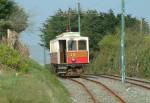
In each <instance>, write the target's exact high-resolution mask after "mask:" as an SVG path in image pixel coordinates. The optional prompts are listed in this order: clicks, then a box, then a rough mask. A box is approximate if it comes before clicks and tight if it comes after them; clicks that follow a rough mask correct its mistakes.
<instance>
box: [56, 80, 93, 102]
mask: <svg viewBox="0 0 150 103" xmlns="http://www.w3.org/2000/svg"><path fill="white" fill-rule="evenodd" d="M59 80H60V81H61V82H62V84H63V85H64V86H65V87H66V88H67V90H68V91H69V93H70V96H71V99H72V103H92V101H91V99H90V97H89V96H88V95H87V93H86V91H85V90H84V88H82V87H81V86H80V85H78V84H77V83H75V82H73V81H70V80H69V79H59Z"/></svg>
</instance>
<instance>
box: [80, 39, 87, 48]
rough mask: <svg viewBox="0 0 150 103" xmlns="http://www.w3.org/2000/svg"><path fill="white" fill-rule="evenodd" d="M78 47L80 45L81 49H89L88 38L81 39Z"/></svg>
mask: <svg viewBox="0 0 150 103" xmlns="http://www.w3.org/2000/svg"><path fill="white" fill-rule="evenodd" d="M78 47H79V50H87V46H86V40H79V41H78Z"/></svg>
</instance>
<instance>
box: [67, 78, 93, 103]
mask: <svg viewBox="0 0 150 103" xmlns="http://www.w3.org/2000/svg"><path fill="white" fill-rule="evenodd" d="M69 80H71V81H73V82H76V83H77V84H79V85H81V86H82V87H83V88H84V89H85V91H86V92H87V94H88V95H89V96H90V97H91V100H92V101H93V103H96V99H95V98H94V96H93V95H92V93H91V92H90V91H89V90H88V89H87V87H86V86H85V85H84V84H83V83H81V82H79V81H77V80H74V79H69Z"/></svg>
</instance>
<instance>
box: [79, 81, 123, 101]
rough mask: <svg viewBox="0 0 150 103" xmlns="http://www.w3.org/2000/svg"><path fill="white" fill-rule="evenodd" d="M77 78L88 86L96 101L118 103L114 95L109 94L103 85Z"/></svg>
mask: <svg viewBox="0 0 150 103" xmlns="http://www.w3.org/2000/svg"><path fill="white" fill-rule="evenodd" d="M77 80H78V81H80V82H82V83H84V84H85V85H86V86H87V87H88V89H89V90H90V91H91V92H92V94H93V95H94V96H95V98H96V101H97V103H120V102H119V101H118V100H116V98H115V97H114V96H112V95H111V94H109V93H108V92H107V91H106V90H105V89H104V88H103V87H101V86H99V85H98V84H96V83H93V82H90V81H87V80H84V79H81V78H79V79H77Z"/></svg>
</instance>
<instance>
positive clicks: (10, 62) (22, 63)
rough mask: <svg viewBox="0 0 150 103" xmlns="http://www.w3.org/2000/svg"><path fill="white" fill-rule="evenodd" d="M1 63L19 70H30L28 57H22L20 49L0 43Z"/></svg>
mask: <svg viewBox="0 0 150 103" xmlns="http://www.w3.org/2000/svg"><path fill="white" fill-rule="evenodd" d="M0 63H1V64H3V65H6V66H8V67H10V68H12V69H14V70H17V71H21V72H27V71H28V62H27V60H26V58H25V57H22V56H21V55H20V54H19V52H18V51H16V50H14V49H11V48H9V47H8V46H6V45H4V44H0Z"/></svg>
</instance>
